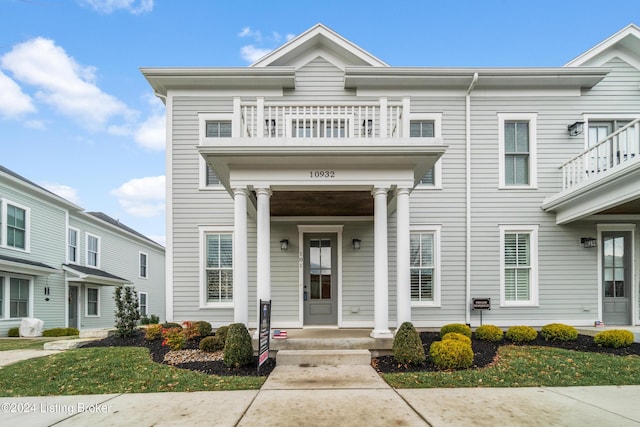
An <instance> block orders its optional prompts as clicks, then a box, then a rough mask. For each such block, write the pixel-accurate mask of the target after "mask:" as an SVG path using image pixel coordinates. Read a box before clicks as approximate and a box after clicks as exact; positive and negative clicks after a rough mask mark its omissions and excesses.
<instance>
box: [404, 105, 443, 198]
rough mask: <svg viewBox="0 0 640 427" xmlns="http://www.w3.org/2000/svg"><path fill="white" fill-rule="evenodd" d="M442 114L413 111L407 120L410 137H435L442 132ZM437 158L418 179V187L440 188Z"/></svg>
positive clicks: (440, 175) (439, 168)
mask: <svg viewBox="0 0 640 427" xmlns="http://www.w3.org/2000/svg"><path fill="white" fill-rule="evenodd" d="M441 123H442V114H440V113H413V114H412V115H411V120H410V122H409V137H410V138H436V137H440V136H441V134H442V124H441ZM441 163H442V161H441V160H438V161H437V162H436V164H435V165H433V167H432V168H431V169H429V170H428V171H427V173H425V174H424V176H423V177H422V178H421V179H420V183H419V184H420V187H419V188H430V187H431V188H441V187H442V183H441V182H442V168H441Z"/></svg>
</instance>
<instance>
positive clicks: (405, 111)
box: [400, 96, 411, 138]
mask: <svg viewBox="0 0 640 427" xmlns="http://www.w3.org/2000/svg"><path fill="white" fill-rule="evenodd" d="M410 126H411V98H409V97H408V96H407V97H404V98H402V127H401V129H400V136H402V137H403V138H409V136H410V133H409V127H410Z"/></svg>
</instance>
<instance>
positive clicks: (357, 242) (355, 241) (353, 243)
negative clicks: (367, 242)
mask: <svg viewBox="0 0 640 427" xmlns="http://www.w3.org/2000/svg"><path fill="white" fill-rule="evenodd" d="M360 243H362V240H360V239H353V240H352V241H351V247H352V248H353V250H354V251H359V250H360Z"/></svg>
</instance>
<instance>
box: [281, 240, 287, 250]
mask: <svg viewBox="0 0 640 427" xmlns="http://www.w3.org/2000/svg"><path fill="white" fill-rule="evenodd" d="M280 250H281V251H287V250H289V239H282V240H280Z"/></svg>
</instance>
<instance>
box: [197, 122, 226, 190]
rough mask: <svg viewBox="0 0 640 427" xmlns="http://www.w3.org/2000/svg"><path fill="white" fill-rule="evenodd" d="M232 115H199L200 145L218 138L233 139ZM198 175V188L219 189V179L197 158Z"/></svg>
mask: <svg viewBox="0 0 640 427" xmlns="http://www.w3.org/2000/svg"><path fill="white" fill-rule="evenodd" d="M232 119H233V114H230V113H199V114H198V120H199V124H200V144H201V145H202V144H206V143H207V141H206V140H207V139H211V140H213V139H214V138H215V139H218V138H231V137H233V120H232ZM199 157H200V158H199V163H200V173H199V188H200V189H208V188H214V189H219V188H221V186H220V178H219V177H218V176H217V175H216V173H215V172H214V171H213V169H211V167H210V166H209V165H207V163H206V162H205V161H204V159H203V158H202V157H201V156H199Z"/></svg>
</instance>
